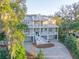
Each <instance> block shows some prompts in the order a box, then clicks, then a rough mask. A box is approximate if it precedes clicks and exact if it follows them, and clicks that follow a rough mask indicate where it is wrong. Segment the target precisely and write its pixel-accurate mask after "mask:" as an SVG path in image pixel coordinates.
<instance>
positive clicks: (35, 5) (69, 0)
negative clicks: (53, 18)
mask: <svg viewBox="0 0 79 59" xmlns="http://www.w3.org/2000/svg"><path fill="white" fill-rule="evenodd" d="M76 2H79V0H27V14H42V15H54V13H55V12H57V11H58V10H60V8H61V7H62V6H63V5H71V4H73V3H76Z"/></svg>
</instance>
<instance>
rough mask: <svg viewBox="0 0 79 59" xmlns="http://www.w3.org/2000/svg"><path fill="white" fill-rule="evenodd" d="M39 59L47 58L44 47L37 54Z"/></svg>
mask: <svg viewBox="0 0 79 59" xmlns="http://www.w3.org/2000/svg"><path fill="white" fill-rule="evenodd" d="M37 59H45V55H44V52H43V51H42V49H40V51H39V53H38V55H37Z"/></svg>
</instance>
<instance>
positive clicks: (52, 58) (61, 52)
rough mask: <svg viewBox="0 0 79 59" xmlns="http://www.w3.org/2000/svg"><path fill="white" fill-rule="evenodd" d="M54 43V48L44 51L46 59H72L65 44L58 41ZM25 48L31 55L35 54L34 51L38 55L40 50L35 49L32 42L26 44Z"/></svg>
mask: <svg viewBox="0 0 79 59" xmlns="http://www.w3.org/2000/svg"><path fill="white" fill-rule="evenodd" d="M52 43H53V44H54V45H55V46H54V47H51V48H44V49H43V51H44V54H45V57H46V59H72V57H71V55H70V53H69V51H68V50H67V48H66V47H65V46H64V45H63V44H61V43H60V42H58V41H54V42H52ZM24 46H25V49H26V51H28V52H29V53H33V51H35V52H36V54H37V53H38V51H39V50H40V49H39V48H36V47H34V48H33V47H32V44H31V42H24Z"/></svg>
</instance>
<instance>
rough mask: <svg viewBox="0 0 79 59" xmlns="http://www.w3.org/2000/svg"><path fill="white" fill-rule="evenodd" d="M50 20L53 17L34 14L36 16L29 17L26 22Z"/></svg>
mask: <svg viewBox="0 0 79 59" xmlns="http://www.w3.org/2000/svg"><path fill="white" fill-rule="evenodd" d="M50 18H51V16H46V15H39V14H36V15H35V14H34V15H27V17H26V20H34V21H37V20H39V21H40V20H48V19H50Z"/></svg>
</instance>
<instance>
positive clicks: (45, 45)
mask: <svg viewBox="0 0 79 59" xmlns="http://www.w3.org/2000/svg"><path fill="white" fill-rule="evenodd" d="M33 45H34V46H35V47H36V48H50V47H53V46H54V44H52V43H49V44H40V45H36V44H35V43H33Z"/></svg>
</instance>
